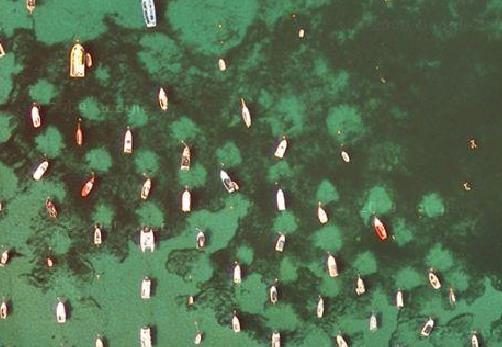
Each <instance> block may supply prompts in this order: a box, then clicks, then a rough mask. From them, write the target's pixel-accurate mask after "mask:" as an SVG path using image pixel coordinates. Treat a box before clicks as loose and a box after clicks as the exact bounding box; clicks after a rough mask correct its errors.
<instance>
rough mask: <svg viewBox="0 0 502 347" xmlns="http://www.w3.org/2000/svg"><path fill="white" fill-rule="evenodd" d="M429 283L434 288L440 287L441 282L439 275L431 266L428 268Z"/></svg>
mask: <svg viewBox="0 0 502 347" xmlns="http://www.w3.org/2000/svg"><path fill="white" fill-rule="evenodd" d="M429 283H430V284H431V286H432V288H434V289H439V288H441V282H440V281H439V277H438V275H437V274H436V272H435V271H434V269H433V268H430V269H429Z"/></svg>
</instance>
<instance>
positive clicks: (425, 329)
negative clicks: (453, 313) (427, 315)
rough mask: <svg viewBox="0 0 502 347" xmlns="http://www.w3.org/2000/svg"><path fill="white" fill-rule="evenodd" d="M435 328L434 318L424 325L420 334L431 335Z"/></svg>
mask: <svg viewBox="0 0 502 347" xmlns="http://www.w3.org/2000/svg"><path fill="white" fill-rule="evenodd" d="M433 328H434V321H433V320H432V319H429V320H428V321H427V322H426V323H425V325H424V326H423V328H422V330H421V331H420V335H422V336H430V334H431V332H432V329H433Z"/></svg>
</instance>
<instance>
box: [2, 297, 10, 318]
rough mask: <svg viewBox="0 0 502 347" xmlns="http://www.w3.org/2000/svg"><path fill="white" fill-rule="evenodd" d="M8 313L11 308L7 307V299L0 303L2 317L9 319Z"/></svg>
mask: <svg viewBox="0 0 502 347" xmlns="http://www.w3.org/2000/svg"><path fill="white" fill-rule="evenodd" d="M8 315H9V308H8V307H7V303H6V302H5V300H2V303H1V304H0V319H7V316H8Z"/></svg>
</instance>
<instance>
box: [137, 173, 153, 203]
mask: <svg viewBox="0 0 502 347" xmlns="http://www.w3.org/2000/svg"><path fill="white" fill-rule="evenodd" d="M151 188H152V180H151V179H150V177H148V176H146V180H145V183H143V186H142V187H141V192H140V197H141V199H142V200H146V199H148V196H149V195H150V189H151Z"/></svg>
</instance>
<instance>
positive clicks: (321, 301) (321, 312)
mask: <svg viewBox="0 0 502 347" xmlns="http://www.w3.org/2000/svg"><path fill="white" fill-rule="evenodd" d="M316 313H317V318H322V316H323V315H324V299H323V298H322V296H320V295H319V300H318V301H317V311H316Z"/></svg>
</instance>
